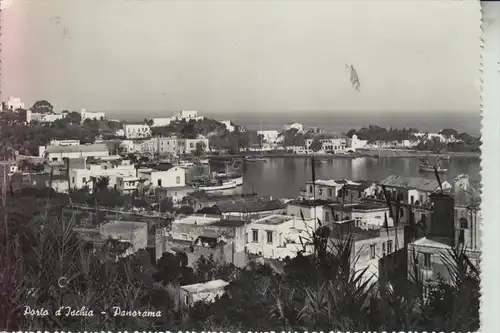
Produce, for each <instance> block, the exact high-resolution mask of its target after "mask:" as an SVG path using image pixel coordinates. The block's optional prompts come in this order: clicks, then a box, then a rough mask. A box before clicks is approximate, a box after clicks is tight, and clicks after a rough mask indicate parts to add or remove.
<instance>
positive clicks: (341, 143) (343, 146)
mask: <svg viewBox="0 0 500 333" xmlns="http://www.w3.org/2000/svg"><path fill="white" fill-rule="evenodd" d="M314 140H318V141H319V142H321V149H320V151H322V152H333V153H335V154H337V153H343V152H346V151H347V139H346V138H343V137H335V138H315V139H306V140H305V143H306V149H307V150H308V151H312V149H311V144H312V143H313V141H314Z"/></svg>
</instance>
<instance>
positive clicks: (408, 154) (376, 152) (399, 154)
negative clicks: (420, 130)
mask: <svg viewBox="0 0 500 333" xmlns="http://www.w3.org/2000/svg"><path fill="white" fill-rule="evenodd" d="M440 155H448V156H451V157H464V158H480V157H481V153H479V152H446V153H443V154H436V153H434V152H431V151H425V150H422V151H415V150H404V149H358V150H357V151H356V153H351V154H314V157H315V158H317V159H321V160H324V159H338V158H346V159H353V158H357V157H373V158H379V157H380V158H418V157H438V156H440ZM246 156H260V153H259V152H242V153H239V154H234V155H229V154H224V155H206V156H205V157H208V158H211V159H227V158H244V157H246ZM262 157H265V158H311V157H312V155H311V154H293V153H284V152H275V153H274V152H273V153H269V152H267V153H266V152H264V153H263V154H262Z"/></svg>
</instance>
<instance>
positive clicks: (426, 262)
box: [424, 253, 431, 269]
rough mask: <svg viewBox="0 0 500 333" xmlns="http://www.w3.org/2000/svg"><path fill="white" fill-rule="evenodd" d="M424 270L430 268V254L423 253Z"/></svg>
mask: <svg viewBox="0 0 500 333" xmlns="http://www.w3.org/2000/svg"><path fill="white" fill-rule="evenodd" d="M424 268H426V269H430V268H431V254H430V253H424Z"/></svg>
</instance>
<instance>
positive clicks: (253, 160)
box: [245, 156, 267, 163]
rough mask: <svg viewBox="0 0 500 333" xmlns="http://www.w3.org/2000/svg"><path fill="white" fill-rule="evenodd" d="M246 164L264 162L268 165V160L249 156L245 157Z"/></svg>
mask: <svg viewBox="0 0 500 333" xmlns="http://www.w3.org/2000/svg"><path fill="white" fill-rule="evenodd" d="M245 162H261V163H262V162H263V163H266V162H267V159H266V158H264V157H259V156H247V157H245Z"/></svg>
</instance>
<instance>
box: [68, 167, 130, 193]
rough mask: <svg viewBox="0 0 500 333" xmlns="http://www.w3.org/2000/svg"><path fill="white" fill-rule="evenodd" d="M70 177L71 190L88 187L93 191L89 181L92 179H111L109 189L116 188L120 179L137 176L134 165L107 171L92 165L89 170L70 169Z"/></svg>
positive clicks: (111, 168) (110, 168) (112, 168)
mask: <svg viewBox="0 0 500 333" xmlns="http://www.w3.org/2000/svg"><path fill="white" fill-rule="evenodd" d="M69 175H70V181H71V188H83V187H84V186H85V185H87V186H88V187H89V188H90V189H92V185H93V184H92V182H91V181H89V180H90V179H91V177H109V187H114V186H115V185H116V184H117V178H118V177H121V176H124V177H132V176H135V175H136V169H135V166H133V165H118V166H116V167H110V166H108V168H107V169H105V168H104V166H103V165H90V166H89V168H88V169H70V171H69ZM86 182H88V183H86Z"/></svg>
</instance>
